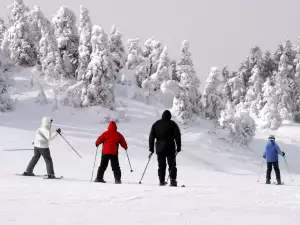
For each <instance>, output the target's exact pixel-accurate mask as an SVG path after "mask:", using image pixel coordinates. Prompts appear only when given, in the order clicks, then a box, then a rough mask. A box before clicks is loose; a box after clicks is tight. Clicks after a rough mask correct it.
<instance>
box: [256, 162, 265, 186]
mask: <svg viewBox="0 0 300 225" xmlns="http://www.w3.org/2000/svg"><path fill="white" fill-rule="evenodd" d="M263 168H264V161H262V163H261V169H260V172H259V176H258V179H257V182H259V180H260V176H261V174H262V171H263Z"/></svg>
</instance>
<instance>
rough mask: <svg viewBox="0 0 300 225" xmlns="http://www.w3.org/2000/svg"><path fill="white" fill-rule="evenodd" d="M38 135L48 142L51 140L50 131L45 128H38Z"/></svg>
mask: <svg viewBox="0 0 300 225" xmlns="http://www.w3.org/2000/svg"><path fill="white" fill-rule="evenodd" d="M39 133H40V134H41V135H42V136H43V137H44V138H45V139H47V140H48V141H50V139H51V131H50V130H48V129H46V128H40V129H39Z"/></svg>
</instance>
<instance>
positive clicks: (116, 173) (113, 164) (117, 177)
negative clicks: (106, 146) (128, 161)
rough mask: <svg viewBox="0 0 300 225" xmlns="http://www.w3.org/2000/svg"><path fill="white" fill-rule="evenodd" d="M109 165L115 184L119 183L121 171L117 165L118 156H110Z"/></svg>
mask: <svg viewBox="0 0 300 225" xmlns="http://www.w3.org/2000/svg"><path fill="white" fill-rule="evenodd" d="M110 164H111V168H112V171H113V172H114V177H115V182H116V184H120V183H121V169H120V164H119V156H118V155H111V156H110Z"/></svg>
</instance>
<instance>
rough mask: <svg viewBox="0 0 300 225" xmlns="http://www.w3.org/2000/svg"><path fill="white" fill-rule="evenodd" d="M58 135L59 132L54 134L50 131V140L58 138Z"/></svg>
mask: <svg viewBox="0 0 300 225" xmlns="http://www.w3.org/2000/svg"><path fill="white" fill-rule="evenodd" d="M57 135H58V133H57V132H55V134H54V135H52V133H50V140H49V141H52V140H53V139H54V138H56V137H57Z"/></svg>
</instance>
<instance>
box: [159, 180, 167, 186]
mask: <svg viewBox="0 0 300 225" xmlns="http://www.w3.org/2000/svg"><path fill="white" fill-rule="evenodd" d="M167 184H168V183H167V182H166V181H164V180H163V181H160V182H159V186H165V185H167Z"/></svg>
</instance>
